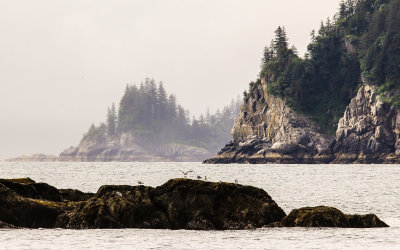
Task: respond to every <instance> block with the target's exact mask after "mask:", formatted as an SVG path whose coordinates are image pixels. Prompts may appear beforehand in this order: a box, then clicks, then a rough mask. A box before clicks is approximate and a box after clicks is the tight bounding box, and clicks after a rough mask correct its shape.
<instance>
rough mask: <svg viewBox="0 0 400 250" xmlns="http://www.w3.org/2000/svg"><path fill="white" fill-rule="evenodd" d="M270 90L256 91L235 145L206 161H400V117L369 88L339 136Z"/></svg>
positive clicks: (353, 102)
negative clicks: (326, 132)
mask: <svg viewBox="0 0 400 250" xmlns="http://www.w3.org/2000/svg"><path fill="white" fill-rule="evenodd" d="M318 131H319V129H318V128H317V127H316V126H315V125H314V124H312V123H311V122H310V120H309V119H308V118H307V117H305V116H304V115H302V114H299V113H296V112H295V111H293V110H292V109H291V108H290V107H288V106H287V104H286V103H285V102H284V101H283V100H282V99H280V98H277V97H274V96H272V95H271V94H269V93H268V91H267V83H266V82H265V80H262V81H261V84H260V85H259V86H257V87H256V88H255V89H253V91H252V93H251V94H250V98H248V99H247V100H246V102H245V104H244V105H243V106H242V109H241V112H240V114H239V116H238V117H237V118H236V120H235V124H234V126H233V129H232V135H233V141H231V142H230V143H228V144H227V145H226V146H225V147H224V148H223V149H222V150H221V151H220V152H219V153H218V155H217V156H215V157H214V158H211V159H208V160H206V161H205V163H233V162H238V163H239V162H242V163H394V162H400V160H399V157H398V155H399V154H400V139H399V132H400V114H399V111H398V110H397V109H396V108H394V107H393V106H391V105H389V104H387V103H385V102H383V101H382V98H381V97H379V96H378V95H377V94H376V91H375V89H374V87H372V86H370V85H367V84H366V85H364V86H363V87H361V88H360V89H359V91H358V93H357V95H356V97H354V98H353V99H352V100H351V103H350V104H349V106H348V107H347V108H346V111H345V112H344V116H343V117H342V118H341V119H340V121H339V124H338V129H337V132H336V137H334V136H329V135H327V134H324V133H321V132H318Z"/></svg>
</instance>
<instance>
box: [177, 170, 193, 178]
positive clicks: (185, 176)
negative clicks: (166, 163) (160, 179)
mask: <svg viewBox="0 0 400 250" xmlns="http://www.w3.org/2000/svg"><path fill="white" fill-rule="evenodd" d="M179 171H181V172H182V174H183V177H184V178H187V175H188V174H189V173H193V170H189V171H186V172H183V171H182V170H179Z"/></svg>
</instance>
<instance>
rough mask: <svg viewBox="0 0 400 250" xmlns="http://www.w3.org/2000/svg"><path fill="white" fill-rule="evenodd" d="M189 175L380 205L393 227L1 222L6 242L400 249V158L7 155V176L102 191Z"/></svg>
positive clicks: (292, 195) (294, 196) (293, 195)
mask: <svg viewBox="0 0 400 250" xmlns="http://www.w3.org/2000/svg"><path fill="white" fill-rule="evenodd" d="M180 170H182V171H189V170H192V171H194V173H190V174H189V175H188V177H189V178H194V179H195V178H197V176H201V177H202V178H204V176H207V179H208V180H210V181H227V182H234V181H235V179H237V180H238V181H239V183H240V184H245V185H252V186H256V187H260V188H263V189H264V190H266V191H267V192H268V193H269V194H270V195H271V196H272V198H273V199H274V200H275V201H276V202H277V203H278V204H279V205H280V206H281V207H282V208H283V209H284V210H285V212H286V213H289V212H290V211H291V210H292V209H293V208H300V207H303V206H317V205H329V206H334V207H336V208H338V209H340V210H342V211H343V212H345V213H375V214H377V215H378V216H379V217H380V218H381V219H382V220H383V221H385V222H386V223H388V224H389V225H390V226H391V227H390V228H379V229H340V228H339V229H333V228H329V229H319V228H312V229H306V228H262V229H257V230H251V231H187V230H177V231H172V230H141V229H123V230H116V229H112V230H64V229H51V230H48V229H35V230H31V229H20V230H0V249H81V248H91V249H104V248H108V249H214V248H218V249H346V248H347V249H400V213H399V211H400V166H399V165H236V164H235V165H202V164H201V163H117V162H112V163H4V162H0V178H20V177H30V178H32V179H34V180H35V181H37V182H46V183H49V184H51V185H53V186H56V187H57V188H76V189H80V190H82V191H90V192H96V191H97V189H98V188H99V187H100V186H101V185H103V184H128V185H137V181H143V182H144V183H145V185H149V186H158V185H161V184H163V183H164V182H166V181H167V180H169V179H171V178H176V177H183V174H182V173H181V172H180Z"/></svg>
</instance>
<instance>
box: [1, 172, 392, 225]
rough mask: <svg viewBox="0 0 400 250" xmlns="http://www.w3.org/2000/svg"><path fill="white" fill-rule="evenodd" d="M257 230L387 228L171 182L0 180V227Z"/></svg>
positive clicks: (236, 188)
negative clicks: (88, 189) (86, 188)
mask: <svg viewBox="0 0 400 250" xmlns="http://www.w3.org/2000/svg"><path fill="white" fill-rule="evenodd" d="M260 227H344V228H350V227H353V228H369V227H388V225H387V224H386V223H384V222H382V221H381V220H380V219H379V218H378V217H377V216H376V215H373V214H368V215H346V214H344V213H342V212H341V211H339V210H338V209H336V208H332V207H325V206H319V207H306V208H300V209H294V210H293V211H291V212H290V213H289V214H288V215H286V213H285V212H284V211H283V210H282V209H281V208H280V207H279V206H278V204H277V203H276V202H275V201H274V200H273V199H272V198H271V197H270V196H269V195H268V194H267V193H266V192H265V191H264V190H262V189H259V188H255V187H251V186H243V185H238V184H232V183H224V182H204V181H198V180H191V179H172V180H169V181H168V182H166V183H165V184H163V185H161V186H158V187H155V188H153V187H147V186H143V185H140V186H128V185H122V186H115V185H105V186H102V187H100V188H99V190H98V191H97V193H83V192H81V191H79V190H74V189H57V188H55V187H53V186H50V185H48V184H46V183H36V182H35V181H33V180H31V179H29V178H22V179H0V228H8V229H12V228H67V229H94V228H154V229H187V230H246V229H255V228H260Z"/></svg>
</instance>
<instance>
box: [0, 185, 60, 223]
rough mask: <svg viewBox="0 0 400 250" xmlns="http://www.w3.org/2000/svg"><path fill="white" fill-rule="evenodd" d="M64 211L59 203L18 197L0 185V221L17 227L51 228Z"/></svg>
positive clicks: (12, 191)
mask: <svg viewBox="0 0 400 250" xmlns="http://www.w3.org/2000/svg"><path fill="white" fill-rule="evenodd" d="M64 211H65V206H64V205H63V204H61V203H59V202H52V201H46V200H37V199H32V198H26V197H23V196H21V195H19V194H18V193H17V192H15V191H14V190H11V189H10V188H8V187H7V186H5V185H3V184H1V183H0V221H2V222H4V223H7V224H10V225H14V226H17V227H29V228H39V227H43V228H52V227H54V225H55V222H56V219H57V217H58V216H59V215H60V214H61V213H62V212H64Z"/></svg>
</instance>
